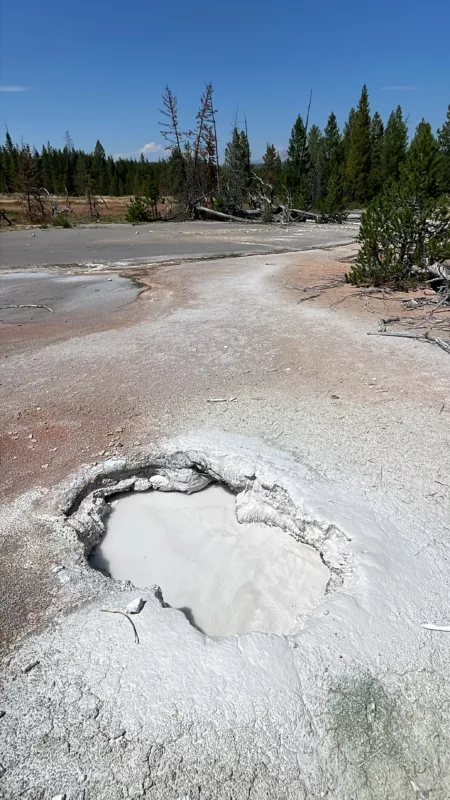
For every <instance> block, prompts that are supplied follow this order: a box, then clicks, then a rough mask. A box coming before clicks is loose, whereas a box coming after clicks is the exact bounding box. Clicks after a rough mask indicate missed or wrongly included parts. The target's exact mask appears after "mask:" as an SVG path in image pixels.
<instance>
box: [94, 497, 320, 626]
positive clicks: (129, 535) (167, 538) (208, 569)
mask: <svg viewBox="0 0 450 800" xmlns="http://www.w3.org/2000/svg"><path fill="white" fill-rule="evenodd" d="M113 506H114V510H113V512H112V514H111V516H110V519H109V522H108V527H107V533H106V536H105V537H104V539H103V541H102V542H101V544H100V545H99V546H98V547H97V548H96V550H95V551H94V553H93V554H92V556H91V564H92V566H94V567H96V568H103V569H106V570H108V572H109V573H110V574H111V577H113V578H116V579H118V580H130V581H132V582H133V583H134V584H135V585H136V586H139V587H142V588H144V587H147V586H151V585H153V584H157V585H158V586H160V587H161V589H162V593H163V596H164V600H165V601H166V602H167V603H168V604H169V605H170V606H172V607H173V608H179V609H181V610H183V611H184V613H185V614H186V616H187V617H188V619H189V620H190V621H191V622H192V623H193V624H194V625H196V627H198V628H199V629H200V630H202V631H203V632H204V633H207V634H209V635H212V636H228V635H231V634H234V633H248V632H250V631H266V632H272V633H278V634H281V633H291V632H293V631H295V630H296V629H298V627H299V622H300V620H301V617H302V616H303V615H304V613H305V612H308V611H310V610H311V609H312V608H314V606H315V605H316V604H317V603H318V602H319V601H320V598H321V597H322V596H323V592H324V590H325V586H326V583H327V581H328V578H329V572H328V569H327V568H326V567H325V566H324V564H323V563H322V561H321V560H320V558H319V555H318V553H317V552H316V551H315V550H314V549H313V548H311V547H308V546H307V545H302V544H299V543H298V542H296V541H295V539H293V538H292V537H291V536H289V534H287V533H286V532H285V531H283V530H281V529H280V528H273V527H268V526H264V525H259V524H253V523H252V524H240V523H239V522H238V521H237V518H236V514H235V497H234V495H232V494H231V493H230V492H228V491H226V490H225V489H224V488H222V487H221V486H211V487H209V488H207V489H205V490H203V491H201V492H197V493H196V494H191V495H187V494H184V493H181V492H158V491H152V492H145V493H130V494H128V495H125V496H124V497H122V498H120V499H119V500H116V501H114V503H113ZM299 618H300V619H299Z"/></svg>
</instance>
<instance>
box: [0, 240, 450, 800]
mask: <svg viewBox="0 0 450 800" xmlns="http://www.w3.org/2000/svg"><path fill="white" fill-rule="evenodd" d="M132 230H133V229H131V228H130V231H132ZM194 230H195V228H191V227H190V226H189V225H188V226H186V228H185V229H184V228H183V226H180V227H179V228H178V229H177V228H176V227H174V229H173V230H172V231H170V230H167V231H163V233H164V236H167V237H169V234H170V235H172V237H173V242H174V244H175V245H176V246H174V247H173V249H172V252H171V246H172V245H171V241H170V239H169V238H167V239H166V240H165V242H161V241H160V243H159V244H160V246H161V249H162V250H164V254H163V255H160V257H156V258H155V257H152V256H151V254H150V249H151V246H152V242H153V243H154V240H152V239H151V237H150V234H149V239H148V241H147V242H146V243H145V244H144V248H145V249H144V253H145V252H147V256H145V254H144V255H142V256H141V255H140V256H139V258H138V259H135V258H134V256H130V252H129V251H130V248H128V250H127V241H128V243H129V240H127V239H126V236H128V231H127V230H126V229H125V228H123V229H121V230H120V232H119V234H118V239H117V240H114V242H113V244H112V245H111V243H110V242H108V240H107V238H106V239H100V240H99V241H98V242H97V245H96V247H98V253H97V255H98V256H99V257H98V259H97V260H96V262H95V264H94V263H92V264H91V265H90V266H89V264H88V263H87V259H86V260H84V259H83V260H82V261H84V263H82V262H80V263H76V264H73V263H72V262H71V258H72V255H73V253H74V252H81V250H83V248H84V247H85V246H87V245H89V246H90V244H89V243H92V240H91V239H90V237H93V236H97V235H98V234H97V229H95V230H94V231H93V232H91V231H92V229H88V231H87V232H86V233H83V232H82V233H81V234H80V240H79V244H77V245H76V247H77V248H78V250H73V248H74V247H75V244H74V243H73V242H74V240H72V239H70V238H69V239H68V240H67V241H66V240H65V239H64V238H62V239H61V240H60V241H61V242H62V246H61V249H60V251H59V255H60V256H61V258H60V259H59V263H58V261H55V262H52V263H50V264H46V265H45V266H44V267H43V268H37V267H36V266H33V260H35V261H38V260H39V259H40V258H42V259H44V258H45V248H44V247H42V250H41V251H40V254H39V247H40V245H39V246H38V247H37V250H36V251H35V253H34V254H32V255H31V256H30V257H28V258H27V259H25V257H22V256H21V253H22V248H23V245H24V244H25V247H26V244H27V243H28V241H30V240H26V238H25V239H23V240H21V239H20V237H19V240H18V244H17V245H14V247H13V248H12V249H11V250H9V251H8V253H7V254H6V257H5V255H4V251H3V248H2V257H3V259H4V262H6V263H7V262H8V261H10V262H11V264H15V265H16V268H13V269H10V270H9V271H8V269H7V268H4V270H3V275H2V276H1V277H0V292H1V297H2V302H1V303H0V305H7V304H17V305H20V304H22V302H23V304H27V303H30V304H31V302H30V301H31V300H35V301H36V305H38V304H39V303H41V302H42V304H44V305H48V306H49V307H50V308H52V311H53V313H51V312H49V311H47V310H45V309H8V310H4V311H2V312H0V313H2V314H3V313H4V314H5V315H6V316H3V317H1V320H0V335H1V357H0V430H1V437H0V454H1V465H2V473H1V475H2V478H1V480H2V501H1V503H0V536H1V547H0V576H1V585H2V604H1V609H0V630H1V636H2V645H3V646H4V648H5V651H6V655H7V658H6V660H5V662H4V663H5V669H4V672H3V675H2V679H3V680H4V688H3V693H2V697H3V698H5V700H4V704H3V700H2V704H3V705H4V708H3V707H2V709H0V710H1V711H2V713H3V711H4V715H3V716H2V718H1V726H2V727H1V729H0V735H1V734H2V733H3V737H4V738H3V742H2V753H4V754H5V755H4V758H3V761H2V764H4V765H3V767H2V769H3V775H2V776H0V777H3V779H4V783H5V786H6V794H5V797H16V796H20V795H21V794H22V795H23V796H30V797H36V798H37V797H42V798H45V800H47V798H49V800H50V798H52V797H55V795H56V796H57V793H59V794H61V793H63V794H64V793H65V794H66V796H67V797H74V798H75V797H81V794H80V792H82V793H83V795H84V796H86V797H88V796H91V795H92V797H95V798H99V799H100V798H101V800H115V798H119V796H120V797H121V796H147V797H149V798H151V800H162V798H164V800H166V798H167V797H174V799H175V798H179V797H186V796H188V795H187V794H186V792H187V791H188V790H189V796H190V797H200V788H199V787H202V788H201V794H202V796H203V795H204V796H205V797H214V798H220V799H221V800H222V798H223V800H225V798H227V797H232V796H234V797H250V796H251V797H252V798H254V800H267V798H268V797H271V798H274V800H275V799H276V800H286V798H289V800H298V799H299V798H305V799H306V798H307V797H308V798H310V797H311V798H317V800H318V798H320V797H326V796H328V797H331V796H333V797H336V800H348V798H349V797H352V796H356V795H355V791H356V789H355V787H363V793H362V794H361V797H362V798H367V800H369V799H370V800H372V798H376V800H392V799H393V798H404V797H409V796H411V797H412V796H413V795H414V796H417V797H419V796H425V793H428V792H431V791H432V792H433V794H435V796H436V798H439V800H446V798H447V797H448V796H449V792H448V790H449V782H448V775H449V774H450V773H449V768H448V753H449V752H450V749H449V746H448V734H447V732H448V730H449V725H448V708H450V705H449V703H450V701H449V697H450V686H449V681H448V663H449V658H450V650H449V647H450V640H449V638H448V634H446V633H440V632H436V631H430V630H425V629H424V628H422V627H421V623H423V622H427V623H434V624H438V625H439V624H441V625H442V624H445V623H446V624H448V622H449V619H448V592H447V586H448V558H449V545H448V537H449V532H450V531H449V513H448V510H449V499H450V480H449V475H450V359H449V356H448V354H447V353H445V352H444V351H442V350H441V349H439V348H438V347H437V346H436V345H434V344H431V343H429V342H425V343H422V342H419V341H415V340H411V339H395V338H383V337H378V336H368V335H367V334H368V332H376V331H377V330H378V325H379V318H380V317H384V316H386V315H392V314H397V315H398V316H400V317H401V318H403V317H402V315H404V314H408V315H411V314H413V315H414V313H415V312H411V311H409V310H406V309H405V307H404V304H402V299H401V297H399V296H395V297H392V295H390V294H389V293H382V294H381V295H377V296H373V295H369V296H367V294H361V293H360V291H359V290H357V289H352V288H351V287H349V286H348V285H344V284H342V283H341V284H338V285H336V286H335V287H334V288H331V289H329V290H326V291H321V290H316V289H314V288H312V289H311V288H310V289H309V290H308V291H307V292H304V291H303V288H304V287H316V286H322V285H323V284H326V283H329V282H330V277H333V276H339V277H341V278H342V276H343V275H344V273H345V272H346V271H347V270H348V267H349V263H351V259H352V257H353V256H354V254H355V243H354V233H355V232H354V231H353V232H351V231H346V230H344V229H341V230H339V229H338V230H337V229H335V228H334V229H333V228H332V227H331V226H329V227H327V226H325V227H323V228H322V227H321V226H319V227H318V228H317V229H316V230H314V229H311V227H310V226H305V227H304V228H303V227H301V226H300V227H299V228H298V229H291V230H290V231H288V232H287V233H285V232H283V231H264V232H263V234H262V239H257V238H255V239H252V240H249V239H248V238H246V237H247V236H248V232H247V231H243V230H242V231H241V230H240V229H239V226H238V229H237V230H236V231H235V232H234V233H233V228H232V227H228V226H227V227H226V230H224V231H222V232H220V231H215V230H214V228H213V227H211V228H208V231H207V234H205V235H203V234H202V233H201V234H200V235H198V236H197V237H196V236H195V234H194ZM198 230H199V231H202V230H203V229H202V228H201V227H200V228H198ZM184 232H185V233H184ZM25 233H28V232H25ZM42 233H43V235H46V233H45V232H42ZM61 233H69V234H71V236H73V233H74V232H72V231H67V232H66V231H60V232H58V235H59V234H61ZM252 233H253V234H254V235H255V237H257V234H255V229H252ZM297 233H298V234H301V236H298V237H297V238H298V239H301V237H303V242H302V245H301V246H302V247H304V248H305V249H303V250H302V249H299V248H300V245H297V246H296V248H294V251H292V247H293V245H292V244H291V245H290V246H291V252H280V249H283V250H284V249H289V248H288V246H286V247H281V248H280V246H279V245H278V243H277V241H278V237H279V238H280V239H283V242H284V243H285V244H287V245H289V241H291V242H292V240H293V239H294V237H296V235H297ZM83 236H85V238H83ZM108 236H109V234H108V233H107V234H106V237H108ZM133 236H134V234H133V233H132V234H131V237H133ZM140 236H141V233H139V235H138V236H137V237H136V238H137V239H139V238H140ZM161 236H162V234H161ZM204 236H209V237H210V239H209V241H210V245H211V247H212V248H213V249H214V254H213V255H214V257H212V258H208V257H205V252H204V247H205V238H204ZM346 236H349V239H346ZM131 237H130V238H131ZM283 237H284V238H283ZM184 238H185V239H186V240H189V241H190V242H191V244H192V249H193V250H194V249H195V250H196V252H198V253H199V254H200V256H203V257H202V258H200V259H195V257H192V258H188V259H183V258H180V257H178V256H177V246H178V244H179V242H180V240H182V239H184ZM36 239H37V237H36ZM8 240H11V242H13V241H14V236H13V235H12V234H5V235H4V236H2V239H1V244H2V245H3V242H7V241H8ZM255 241H256V242H257V243H258V246H259V247H261V248H265V249H266V252H265V253H264V254H261V253H260V254H256V255H244V256H240V257H237V254H238V253H239V252H240V249H241V248H242V247H243V246H244V242H245V243H246V246H249V247H255ZM34 242H35V238H34V237H33V239H32V241H30V245H32V246H33V245H34ZM185 247H186V245H185V244H184V242H183V243H182V244H180V249H181V248H185ZM220 247H226V248H227V251H226V252H232V253H233V255H232V256H226V257H223V256H224V254H223V252H222V254H221V253H220ZM14 248H15V249H14ZM228 248H230V249H229V250H228ZM26 249H27V250H30V249H31V247H30V248H26ZM174 251H175V252H174ZM118 252H120V253H121V256H120V258H119V259H118V261H114V259H112V258H111V256H112V254H113V253H118ZM35 254H37V255H38V258H36V259H34V255H35ZM123 255H125V256H126V258H122V256H123ZM218 255H221V257H219V258H218V257H217V256H218ZM21 257H22V262H21ZM141 259H143V260H141ZM159 259H162V260H159ZM23 261H26V264H23ZM27 265H28V267H27ZM111 279H112V280H111ZM292 287H296V288H292ZM97 289H98V291H96V290H97ZM314 295H316V296H314ZM414 296H415V295H414V293H411V295H409V297H411V298H414ZM306 297H309V298H311V299H309V300H305V298H306ZM5 298H6V300H5ZM7 300H9V301H11V300H14V301H15V302H14V303H8V302H7ZM44 301H45V302H44ZM422 313H423V312H420V313H419V314H418V315H417V318H416V322H417V324H418V325H420V324H421V323H420V318H419V317H420V314H422ZM8 315H9V316H8ZM399 329H400V330H404V328H402V326H401V322H399ZM152 452H159V453H168V454H169V456H170V457H172V456H171V455H170V454H175V455H174V458H178V455H179V454H180V457H181V456H182V459H183V458H188V463H189V464H190V465H191V466H192V465H193V466H194V467H195V469H194V471H192V470H191V471H189V470H187V472H189V476H190V477H189V480H193V481H198V480H201V481H202V480H203V479H204V473H203V472H200V473H198V472H196V471H195V470H196V469H197V468H198V465H200V466H201V465H202V464H203V465H204V467H205V468H206V467H208V469H209V470H210V474H211V475H212V476H213V480H219V481H220V480H223V482H224V484H225V485H227V486H230V487H231V488H233V490H234V492H236V493H237V492H240V494H239V495H237V496H236V504H238V503H239V504H240V506H239V507H240V512H241V513H242V514H244V517H243V518H242V521H245V513H250V519H251V521H262V522H263V523H264V521H265V520H266V518H267V519H271V520H272V522H271V525H272V526H273V525H274V524H275V525H278V526H279V527H281V528H282V529H283V530H286V529H287V528H286V525H291V526H292V525H294V520H298V521H299V528H298V529H297V528H295V530H300V533H301V536H303V535H304V536H306V537H308V536H310V537H311V538H309V539H308V538H307V539H306V540H305V541H306V544H309V545H311V546H313V547H315V551H316V553H317V554H318V555H319V556H320V557H321V558H324V553H326V554H327V558H329V557H331V559H332V562H327V563H330V570H331V567H332V568H333V572H332V575H333V577H334V578H335V579H336V581H337V583H335V584H333V586H331V584H330V585H329V584H327V587H326V589H325V592H324V593H323V596H322V593H321V599H320V600H319V601H318V605H317V606H316V607H315V608H314V610H313V611H312V612H311V614H310V615H309V614H308V615H307V616H306V618H304V619H302V620H300V621H299V623H298V626H297V627H296V630H295V632H294V633H292V635H289V636H287V637H285V636H281V635H279V636H274V635H271V634H270V633H268V634H267V633H261V632H257V633H251V634H246V635H244V636H227V637H224V638H214V637H206V636H204V635H203V634H202V633H201V632H200V631H199V630H198V629H196V628H195V627H193V626H192V625H191V624H189V621H188V618H187V617H186V615H184V614H183V613H181V612H180V611H179V610H176V609H170V608H165V607H163V606H162V605H161V602H160V600H158V597H157V596H156V595H155V590H154V589H153V590H152V589H145V590H144V589H139V594H142V596H143V597H144V599H145V600H146V604H145V607H144V609H143V611H142V612H141V613H140V614H139V615H138V617H137V618H135V622H134V625H135V627H136V629H137V630H138V633H139V637H138V638H139V639H140V641H139V646H138V645H137V642H136V639H134V638H133V630H132V629H131V626H130V625H129V621H128V622H127V621H126V620H124V619H123V617H120V616H119V617H118V616H117V614H116V613H115V612H116V611H119V612H120V613H123V611H124V609H125V607H126V603H128V602H129V601H133V600H135V599H136V596H137V590H136V589H133V588H131V587H130V585H128V584H125V585H124V584H120V583H115V582H114V581H111V580H110V579H108V578H106V577H103V576H102V575H100V573H98V572H95V571H94V570H92V569H90V567H89V566H88V565H87V563H86V562H85V559H84V557H83V554H82V553H81V552H80V549H81V545H80V539H79V538H78V535H77V534H76V533H75V531H77V530H79V528H77V524H79V521H78V522H77V521H76V520H75V519H74V517H70V518H69V517H65V516H62V515H65V514H66V513H67V508H68V506H67V505H64V503H67V497H66V490H65V489H64V488H63V489H61V488H60V489H59V490H55V489H54V485H55V484H59V482H60V481H63V480H65V479H66V478H67V476H68V475H69V474H70V473H73V472H76V477H75V478H74V479H73V482H72V483H70V486H71V487H72V488H71V492H73V491H75V495H74V496H75V497H77V494H76V492H77V491H80V490H82V489H83V487H86V489H88V488H89V487H90V489H91V490H92V495H93V500H92V505H91V506H89V509H88V511H87V512H86V515H87V516H86V518H87V519H89V520H91V519H93V521H92V523H89V524H92V525H93V526H94V529H95V530H97V528H96V527H95V526H96V525H98V523H97V522H95V516H94V518H92V517H91V516H89V515H90V514H93V510H94V509H95V503H96V502H97V500H98V497H97V494H96V491H97V490H96V489H95V488H94V489H93V487H95V486H97V484H96V483H95V476H96V475H97V472H96V470H98V471H99V472H98V474H100V475H103V476H105V475H106V476H107V481H108V480H110V478H109V477H108V476H109V475H110V474H111V473H112V474H113V476H114V474H115V471H118V472H120V469H121V470H122V472H123V474H124V475H128V474H129V466H128V465H129V464H130V463H133V460H135V462H136V463H149V462H145V459H146V458H147V457H148V454H149V453H152ZM110 458H112V461H108V459H110ZM120 459H122V460H120ZM181 463H184V461H183V460H182V462H181ZM96 464H97V465H98V466H97V467H95V466H94V465H96ZM162 464H163V468H162V477H161V478H160V480H162V482H163V484H162V485H163V486H164V485H166V487H167V486H168V488H169V489H170V488H176V486H177V483H176V481H177V480H179V472H178V470H175V471H174V470H172V472H170V468H169V470H168V472H167V469H166V462H165V461H164V459H163V462H162ZM84 465H86V469H85V466H84ZM108 465H109V466H108ZM120 465H122V466H121V468H120V469H119V466H120ZM121 474H122V473H121ZM167 474H169V479H168V478H167ZM174 474H175V477H173V475H174ZM80 476H81V477H80ZM171 476H172V477H171ZM114 481H115V479H114V480H113V484H114V485H115V483H114ZM164 481H165V482H166V483H165V484H164ZM167 481H168V483H167ZM173 481H175V482H173ZM106 485H108V483H107V484H106ZM202 485H203V484H202ZM73 487H75V488H73ZM76 487H78V488H76ZM124 488H126V487H122V488H121V489H119V491H122V490H123V489H124ZM55 491H56V495H55ZM112 491H114V489H112ZM71 496H72V495H71ZM52 498H54V499H52ZM64 498H66V499H65V500H64ZM236 508H237V505H236ZM65 509H66V510H65ZM88 512H89V513H88ZM236 514H237V511H236ZM260 514H262V516H259V515H260ZM267 514H271V515H272V516H271V517H270V516H269V517H266V516H265V515H267ZM65 519H67V520H68V526H66V528H64V524H65ZM238 519H239V521H241V517H238ZM247 519H248V517H247ZM72 524H73V525H74V526H75V527H71V526H72ZM302 525H303V527H302ZM268 530H269V533H268V536H269V538H270V540H271V543H272V544H273V541H272V539H271V536H272V534H273V535H276V528H274V527H270V528H269V529H268ZM68 531H69V533H68ZM69 534H70V535H69ZM97 534H98V531H97ZM300 538H301V537H300ZM301 540H302V541H303V539H301ZM294 544H295V542H294ZM272 561H273V562H276V559H272ZM324 563H325V562H324ZM272 566H273V565H272ZM269 572H270V574H271V576H272V572H271V571H270V570H269ZM272 577H273V576H272ZM104 611H112V612H114V615H113V614H110V613H102V612H104ZM68 743H69V745H68ZM293 754H294V756H293ZM224 764H227V765H230V768H229V769H228V768H227V771H226V773H224V772H223V765H224ZM131 781H133V786H134V787H135V789H136V790H134V789H132V790H130V782H131ZM81 786H83V787H85V788H80V787H81ZM304 787H306V788H304ZM330 787H332V788H331V789H330ZM334 787H336V788H334ZM380 787H381V788H380ZM417 787H418V788H417ZM203 789H204V791H203ZM366 789H367V791H366ZM411 789H412V793H411V791H410V790H411ZM357 791H358V796H359V794H360V791H359V788H358V789H357ZM133 792H135V793H134V795H133Z"/></svg>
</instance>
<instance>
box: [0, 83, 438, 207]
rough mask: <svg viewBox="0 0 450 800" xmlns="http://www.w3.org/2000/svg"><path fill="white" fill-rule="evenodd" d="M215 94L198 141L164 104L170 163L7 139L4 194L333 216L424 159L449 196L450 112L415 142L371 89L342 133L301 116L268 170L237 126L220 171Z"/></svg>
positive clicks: (208, 97)
mask: <svg viewBox="0 0 450 800" xmlns="http://www.w3.org/2000/svg"><path fill="white" fill-rule="evenodd" d="M216 113H217V112H216V110H215V109H214V102H213V87H212V85H211V84H207V86H206V90H205V92H204V94H203V96H202V98H201V102H200V108H199V111H198V113H197V116H196V119H195V125H194V128H193V130H192V131H182V130H181V129H180V125H179V122H178V113H177V102H176V97H175V96H174V95H173V93H172V92H171V91H170V89H166V91H165V93H164V95H163V108H162V122H161V133H162V135H163V136H164V138H165V140H166V146H167V158H166V159H161V160H160V161H157V162H148V161H147V160H146V159H145V158H144V156H143V155H142V156H141V157H140V159H133V158H117V159H114V158H112V157H111V156H107V155H106V153H105V150H104V148H103V146H102V144H101V143H100V142H99V141H97V142H96V145H95V147H94V150H93V151H92V152H91V153H86V152H84V151H83V150H80V149H77V148H75V146H74V144H73V142H72V139H71V137H70V134H66V138H65V144H64V147H62V148H55V147H53V146H52V145H51V144H50V143H48V144H47V145H45V146H43V147H42V149H41V150H37V149H36V148H31V147H30V146H29V145H27V144H22V145H21V146H18V145H16V144H14V143H13V141H12V139H11V136H10V134H9V132H7V133H6V139H5V143H4V145H3V146H2V147H0V192H2V193H12V192H20V193H21V194H24V193H25V194H26V193H27V192H28V193H30V192H31V195H33V191H34V190H40V189H41V188H42V187H43V188H44V189H45V190H46V191H47V192H49V193H51V194H58V195H61V194H66V193H67V194H68V195H69V196H73V195H86V196H91V195H92V194H93V193H97V194H99V195H114V196H121V195H136V196H138V197H144V198H147V199H148V201H149V202H150V201H151V205H152V206H155V205H156V202H157V200H158V198H161V197H164V196H171V197H174V198H176V199H177V201H178V202H180V204H181V205H184V206H185V207H186V208H188V207H191V206H192V205H193V204H195V203H198V202H203V203H204V204H206V205H208V204H209V205H210V206H211V207H214V208H216V209H218V210H226V211H228V212H231V213H232V212H233V211H234V212H237V211H238V209H240V208H243V207H249V208H252V206H255V204H257V203H259V204H261V198H262V197H263V198H264V199H265V201H267V203H270V202H271V201H273V200H274V198H277V199H278V200H279V201H282V202H285V203H287V204H289V205H291V206H293V207H295V208H300V209H313V210H318V211H321V212H323V213H325V214H327V213H329V212H331V211H332V210H336V209H339V208H344V207H347V208H348V207H352V206H353V207H358V206H366V205H367V204H368V203H369V202H370V201H371V200H372V199H373V198H375V197H377V196H378V195H380V194H381V193H382V192H383V191H384V190H385V189H386V187H387V186H388V185H390V184H392V183H393V182H396V181H398V180H399V178H400V175H401V171H402V168H403V166H404V164H405V162H406V160H407V157H408V155H409V156H410V157H409V161H410V162H411V160H412V159H414V158H420V159H426V160H427V163H428V164H429V175H430V179H429V184H430V185H429V191H430V192H431V193H432V195H433V196H437V195H439V194H446V193H448V194H450V105H449V108H448V111H447V116H446V119H445V120H444V121H443V124H442V127H441V128H440V129H439V130H438V131H437V132H436V134H435V133H434V132H433V130H432V128H431V125H430V124H429V123H427V122H426V121H425V120H422V122H421V123H420V124H419V126H418V127H417V130H416V133H415V135H414V137H413V139H412V141H411V142H410V143H409V142H408V127H407V120H406V119H405V117H404V114H403V111H402V109H401V107H400V106H398V107H397V108H396V109H395V110H393V111H392V113H391V114H390V116H389V118H388V119H387V120H386V121H385V122H384V121H383V120H382V118H381V116H380V114H379V113H378V112H376V111H375V113H373V114H371V110H370V105H369V95H368V91H367V87H366V86H364V87H363V89H362V92H361V96H360V98H359V102H358V104H357V106H356V108H352V109H351V110H350V113H349V116H348V119H347V121H346V122H345V124H344V126H343V128H342V130H341V129H340V128H339V125H338V121H337V118H336V115H335V114H334V112H331V114H330V115H329V117H328V120H327V124H326V126H325V128H324V130H321V129H320V128H319V127H318V126H317V125H315V124H313V125H312V126H309V124H308V118H306V121H304V119H303V118H302V116H301V115H299V116H298V117H297V119H296V120H295V122H294V125H293V127H292V131H291V135H290V138H289V144H288V149H287V154H286V158H285V159H284V160H282V159H281V157H280V154H279V152H277V150H276V148H275V146H274V145H273V144H268V145H267V148H266V151H265V153H264V156H263V159H262V163H259V164H255V163H253V161H252V157H251V152H250V144H249V136H248V131H247V126H246V125H245V126H244V127H243V126H240V125H238V124H237V123H236V124H235V125H234V127H233V130H232V134H231V138H230V141H229V142H228V143H227V145H226V147H225V151H224V153H225V155H224V159H223V163H222V164H219V145H218V141H217V129H216Z"/></svg>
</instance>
